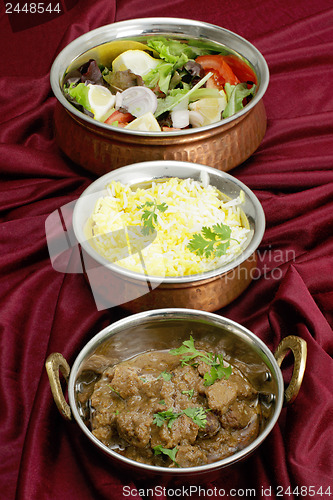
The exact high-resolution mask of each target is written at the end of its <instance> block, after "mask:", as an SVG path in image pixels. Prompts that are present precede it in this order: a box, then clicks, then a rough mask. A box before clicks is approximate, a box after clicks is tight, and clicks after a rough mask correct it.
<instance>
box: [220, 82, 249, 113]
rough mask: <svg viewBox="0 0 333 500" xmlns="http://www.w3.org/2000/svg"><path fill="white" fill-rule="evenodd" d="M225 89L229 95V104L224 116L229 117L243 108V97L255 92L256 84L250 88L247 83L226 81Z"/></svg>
mask: <svg viewBox="0 0 333 500" xmlns="http://www.w3.org/2000/svg"><path fill="white" fill-rule="evenodd" d="M224 91H225V93H226V95H227V101H228V104H227V105H226V107H225V109H224V111H223V113H222V118H229V116H232V115H234V114H235V113H238V111H240V110H241V109H243V107H244V106H243V99H244V98H245V97H248V96H250V95H252V96H253V95H254V94H255V91H256V85H252V87H251V88H249V89H248V88H247V85H246V83H238V84H237V85H230V83H226V84H225V86H224Z"/></svg>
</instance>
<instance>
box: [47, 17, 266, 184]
mask: <svg viewBox="0 0 333 500" xmlns="http://www.w3.org/2000/svg"><path fill="white" fill-rule="evenodd" d="M149 35H155V36H156V35H167V36H174V37H178V38H179V39H181V38H192V39H198V40H210V41H213V42H215V43H216V44H217V45H218V46H219V47H221V48H225V47H227V48H228V50H230V51H231V52H232V53H237V54H240V55H241V56H242V57H245V58H246V59H247V60H248V61H249V63H250V64H251V65H252V67H253V69H254V70H255V72H256V75H257V78H258V91H257V93H256V95H255V96H254V98H253V99H252V100H251V101H250V103H249V104H247V105H246V106H245V108H244V109H242V110H241V111H240V112H238V113H236V114H235V115H233V116H231V117H230V118H226V119H224V120H223V121H220V122H217V123H214V124H211V125H207V126H204V127H199V128H196V129H187V130H182V131H179V132H138V131H134V130H124V129H121V128H118V127H112V126H110V125H106V124H104V123H100V122H97V121H96V120H94V119H93V118H90V117H88V116H87V115H85V114H83V113H81V112H80V111H79V110H77V109H76V108H75V107H74V106H73V105H72V104H70V103H69V102H68V100H67V99H66V98H65V97H64V95H63V93H62V91H61V86H62V81H63V77H64V74H65V72H66V71H67V70H68V68H69V67H70V68H71V69H73V68H75V67H76V68H77V67H79V66H80V65H81V64H82V63H83V62H84V61H87V60H88V59H89V58H90V57H93V58H95V59H97V60H98V61H101V60H103V62H105V57H106V56H105V54H106V53H107V47H108V44H109V43H112V41H117V42H119V41H121V40H124V39H127V40H128V39H131V40H140V38H142V37H145V36H149ZM50 79H51V87H52V90H53V92H54V95H55V96H56V98H57V105H56V109H55V117H54V119H55V132H56V138H57V142H58V145H59V147H60V148H61V149H62V150H63V151H64V152H65V153H66V155H67V156H68V157H69V158H71V159H72V160H73V161H74V162H76V163H78V164H79V165H81V166H83V167H84V168H85V169H87V170H89V171H91V172H94V173H95V174H97V175H102V174H104V173H106V172H109V171H110V170H113V169H116V168H118V167H122V166H124V165H127V164H130V163H133V162H139V161H145V160H182V161H192V162H196V163H203V164H207V165H210V166H212V167H215V168H217V169H219V170H223V171H228V170H230V169H232V168H234V167H236V166H237V165H239V164H240V163H242V162H244V161H245V160H246V159H247V158H248V157H249V156H251V154H252V153H253V152H254V151H255V150H256V149H257V148H258V146H259V144H260V143H261V141H262V139H263V137H264V135H265V132H266V124H267V118H266V112H265V107H264V104H263V101H262V98H263V96H264V94H265V92H266V89H267V86H268V81H269V71H268V67H267V64H266V61H265V59H264V57H263V56H262V54H261V53H260V52H259V51H258V50H257V49H256V48H255V47H254V46H253V45H252V44H251V43H250V42H248V41H247V40H245V39H244V38H242V37H240V36H239V35H236V34H235V33H232V32H231V31H229V30H226V29H224V28H221V27H219V26H215V25H212V24H207V23H203V22H200V21H194V20H189V19H178V18H146V19H132V20H129V21H122V22H118V23H114V24H110V25H107V26H103V27H101V28H97V29H95V30H93V31H90V32H88V33H86V34H84V35H82V36H80V37H79V38H77V39H75V40H74V41H73V42H71V43H70V44H69V45H67V46H66V47H65V48H64V49H63V50H62V51H61V52H60V54H59V55H58V56H57V58H56V59H55V61H54V63H53V65H52V68H51V74H50Z"/></svg>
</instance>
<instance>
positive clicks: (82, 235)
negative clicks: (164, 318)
mask: <svg viewBox="0 0 333 500" xmlns="http://www.w3.org/2000/svg"><path fill="white" fill-rule="evenodd" d="M168 177H178V178H181V179H187V178H192V179H194V180H197V181H201V180H205V182H207V184H208V183H209V184H211V185H212V186H215V187H216V188H217V189H218V190H219V191H221V192H222V193H224V194H225V195H227V196H229V197H230V198H236V197H237V196H238V195H239V193H240V191H243V192H244V194H245V201H244V203H243V205H242V210H243V212H244V214H245V216H246V217H247V220H248V223H249V227H250V230H251V233H250V236H251V237H249V240H248V242H247V246H246V247H245V248H244V250H243V252H242V253H241V254H239V255H238V256H237V257H236V258H235V259H234V260H232V261H230V262H228V263H227V264H225V265H224V266H222V267H219V268H216V269H213V270H211V271H206V272H203V273H201V274H193V275H188V276H182V277H158V276H149V275H145V274H143V273H142V274H140V273H137V272H132V271H129V270H128V269H125V268H122V267H120V266H119V265H117V264H115V263H112V262H110V261H108V260H106V259H105V258H104V257H102V256H101V255H100V254H99V253H98V252H97V251H96V250H95V249H94V248H93V246H92V245H91V244H90V242H89V239H88V238H87V233H86V231H85V227H86V223H87V220H88V218H89V216H90V215H91V214H92V212H93V209H94V207H95V203H96V201H97V199H98V198H99V197H100V196H101V194H102V193H103V190H104V189H105V188H106V186H107V184H108V183H110V182H111V180H115V181H120V182H122V183H123V184H126V185H130V186H133V185H136V186H137V185H140V184H141V185H142V184H144V185H146V184H147V183H149V182H151V181H152V180H154V181H155V182H158V180H159V179H160V180H163V179H165V178H168ZM73 229H74V233H75V236H76V239H77V240H78V242H79V244H80V245H81V248H82V254H83V259H84V267H85V272H86V277H87V279H88V281H89V283H90V286H91V289H92V292H93V294H94V297H95V301H96V304H97V307H98V309H106V308H109V307H113V306H115V305H122V306H123V307H124V308H126V309H128V310H129V311H131V312H139V311H144V310H147V309H159V308H161V307H186V308H193V309H202V310H205V311H217V310H218V309H220V308H221V307H224V306H226V305H227V304H229V303H230V302H231V301H233V300H234V299H235V298H236V297H238V296H239V295H240V294H241V293H242V292H243V291H244V290H245V289H246V288H247V287H248V286H249V284H250V283H251V281H252V280H253V278H254V277H255V276H256V264H257V259H256V249H257V248H258V246H259V244H260V242H261V239H262V237H263V234H264V230H265V215H264V211H263V209H262V206H261V204H260V202H259V200H258V199H257V197H256V196H255V195H254V193H253V192H252V191H251V190H250V189H249V188H248V187H247V186H245V184H243V183H242V182H240V181H239V180H237V179H236V178H234V177H233V176H231V175H230V174H228V173H226V172H221V171H219V170H216V169H214V168H211V167H207V166H204V165H200V164H197V163H189V162H178V161H172V160H169V161H167V160H161V161H151V162H142V163H136V164H133V165H128V166H126V167H122V168H119V169H117V170H114V171H112V172H109V173H108V174H105V175H104V176H102V177H99V178H98V179H97V180H95V181H94V182H93V183H92V184H91V185H90V186H89V187H88V188H87V189H86V190H85V191H84V192H83V193H82V195H81V196H80V198H79V199H78V201H77V202H76V204H75V207H74V212H73Z"/></svg>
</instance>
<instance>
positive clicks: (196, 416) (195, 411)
mask: <svg viewBox="0 0 333 500" xmlns="http://www.w3.org/2000/svg"><path fill="white" fill-rule="evenodd" d="M208 411H209V410H206V409H205V408H202V407H201V406H200V407H199V408H186V410H183V413H184V414H185V415H186V416H188V417H189V418H191V419H192V420H193V422H194V423H195V424H197V425H198V426H199V427H201V428H204V427H205V426H206V423H207V415H206V414H207V412H208Z"/></svg>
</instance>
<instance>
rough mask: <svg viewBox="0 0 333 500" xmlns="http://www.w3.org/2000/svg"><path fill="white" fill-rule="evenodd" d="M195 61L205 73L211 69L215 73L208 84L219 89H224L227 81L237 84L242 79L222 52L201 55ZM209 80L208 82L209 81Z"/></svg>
mask: <svg viewBox="0 0 333 500" xmlns="http://www.w3.org/2000/svg"><path fill="white" fill-rule="evenodd" d="M195 62H197V63H199V64H200V66H201V67H202V69H203V70H204V71H205V73H206V74H207V73H209V72H210V71H211V72H212V73H213V76H212V78H210V79H209V80H212V81H210V82H209V80H208V82H209V83H210V85H209V84H208V85H207V86H214V87H216V88H218V89H223V88H224V85H225V83H230V85H237V83H240V80H239V79H238V78H237V76H236V75H235V73H234V72H233V70H232V69H231V67H230V66H229V64H228V63H227V62H226V60H225V58H224V56H222V55H220V54H216V55H207V56H199V57H197V58H196V60H195ZM208 82H207V83H208Z"/></svg>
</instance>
